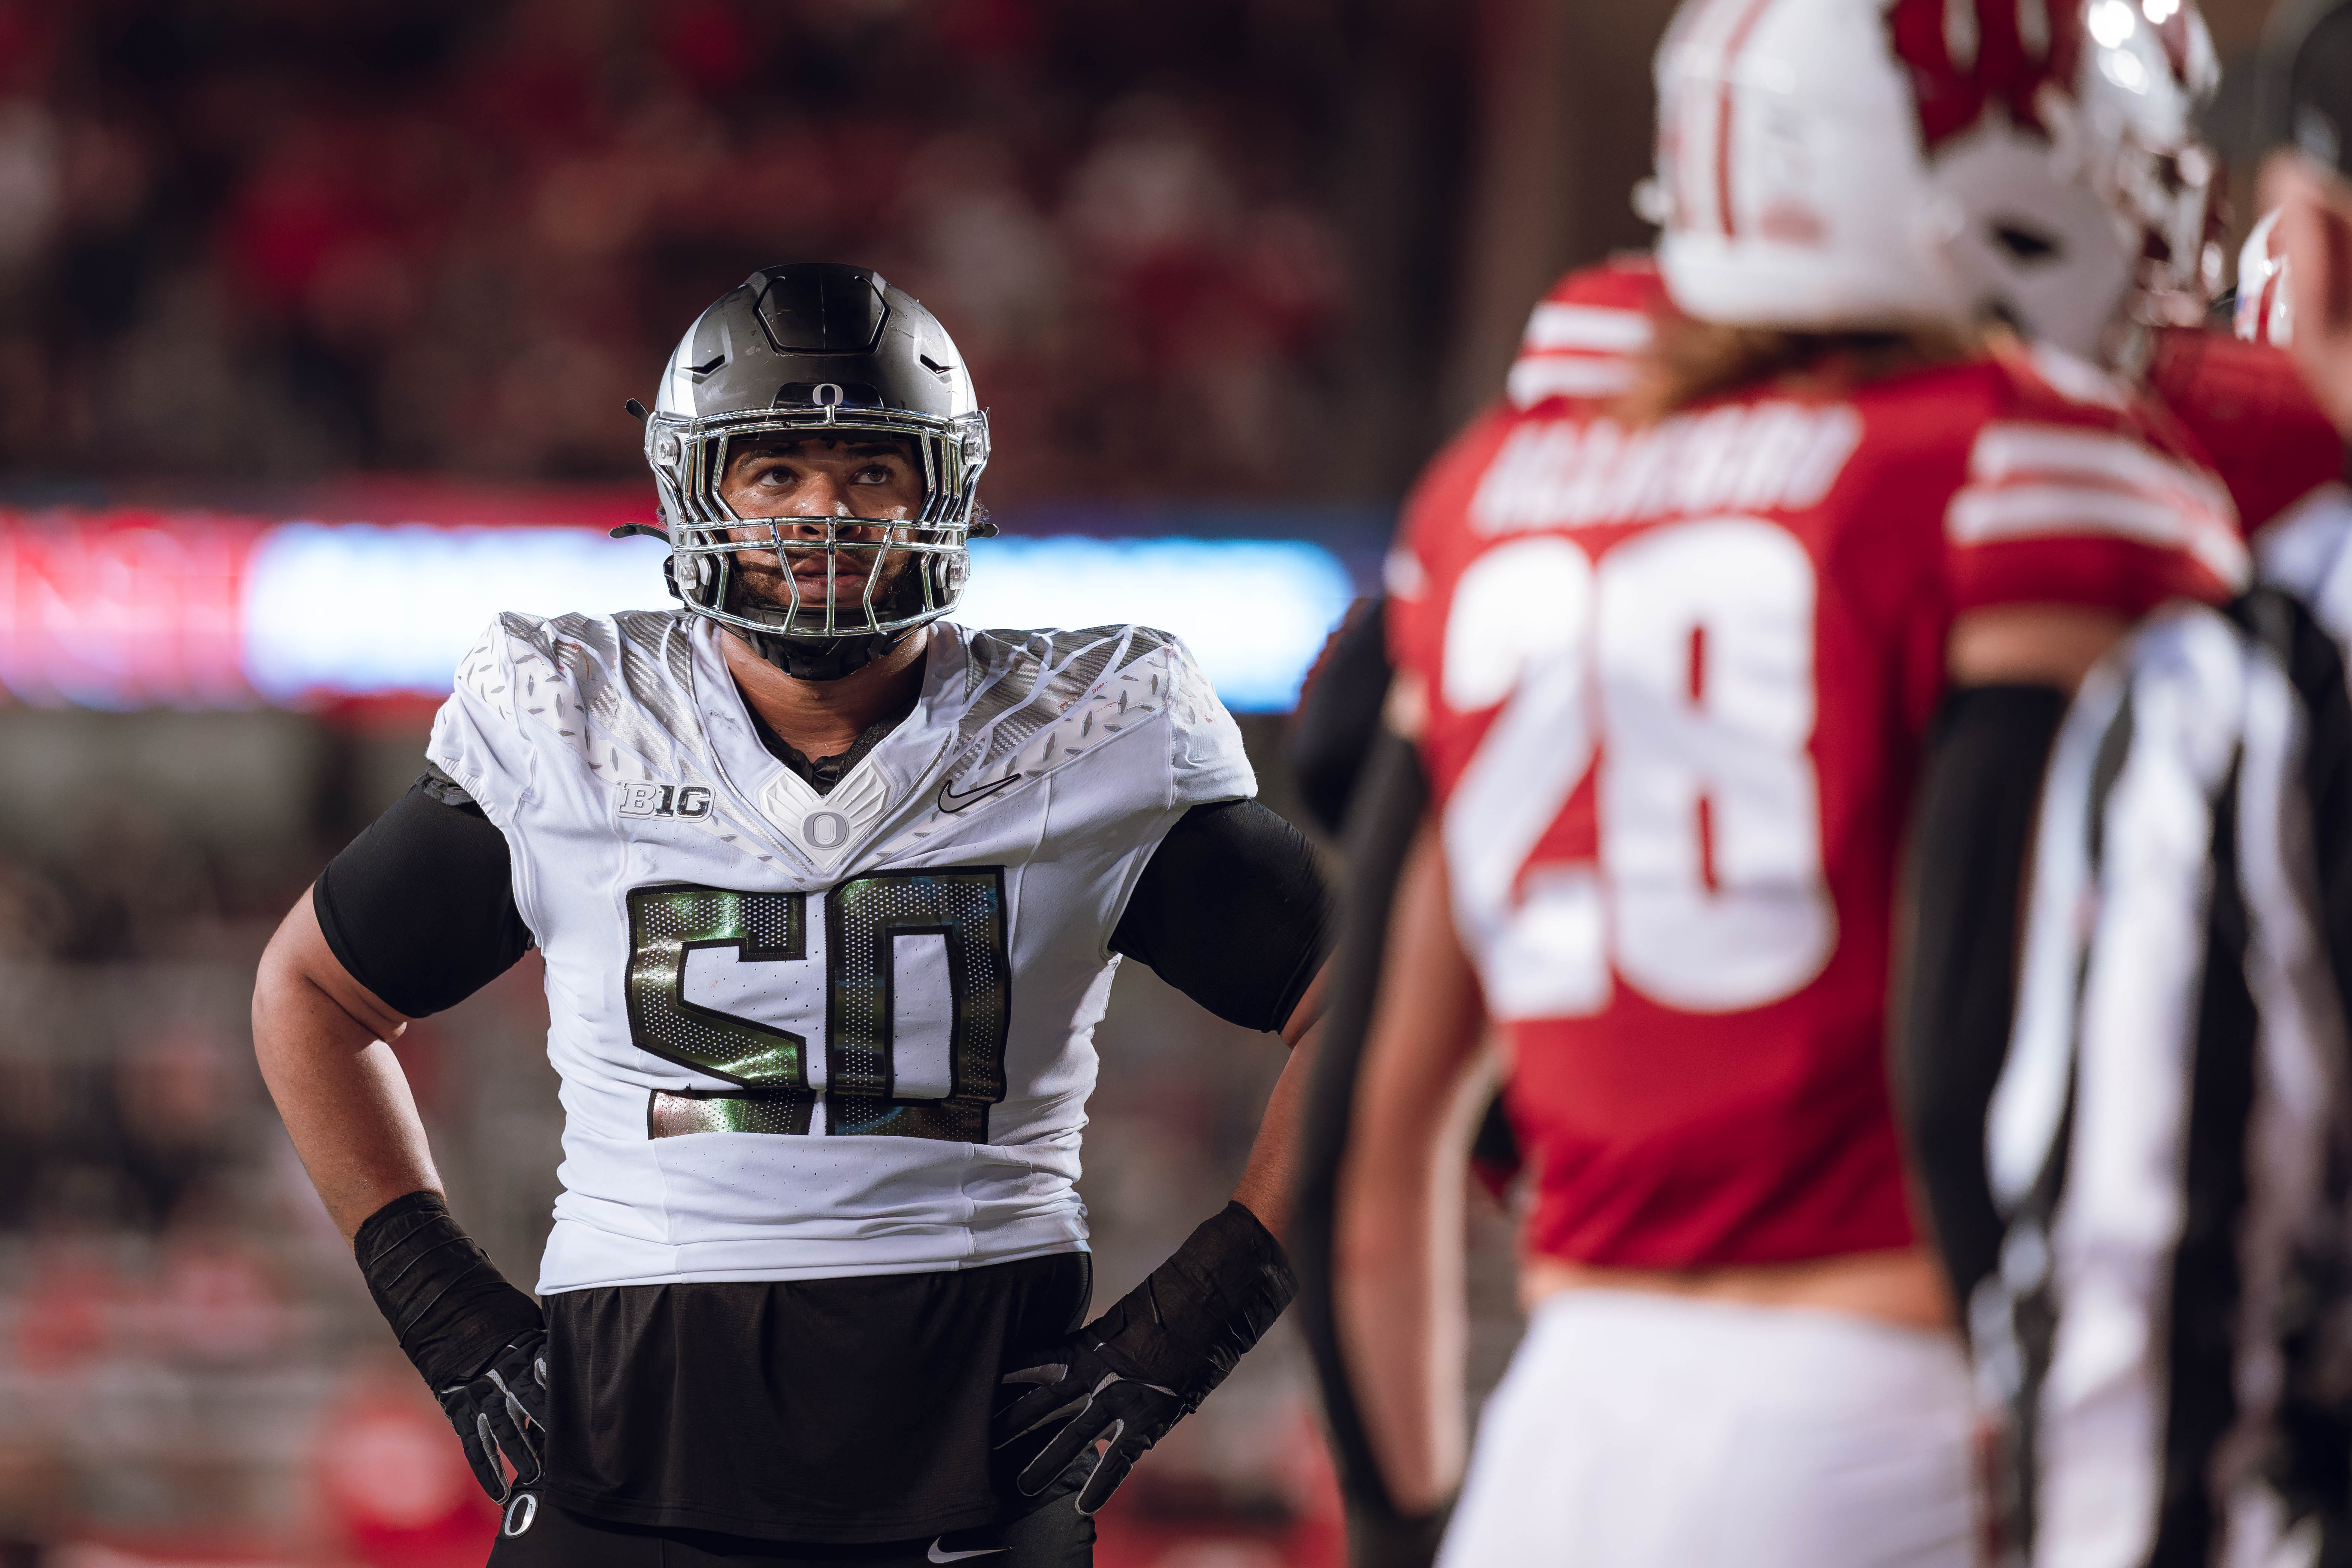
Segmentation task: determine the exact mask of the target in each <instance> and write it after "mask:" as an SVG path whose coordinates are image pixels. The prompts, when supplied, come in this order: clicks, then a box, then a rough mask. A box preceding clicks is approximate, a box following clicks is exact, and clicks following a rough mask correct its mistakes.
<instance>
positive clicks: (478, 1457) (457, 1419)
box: [434, 1292, 547, 1502]
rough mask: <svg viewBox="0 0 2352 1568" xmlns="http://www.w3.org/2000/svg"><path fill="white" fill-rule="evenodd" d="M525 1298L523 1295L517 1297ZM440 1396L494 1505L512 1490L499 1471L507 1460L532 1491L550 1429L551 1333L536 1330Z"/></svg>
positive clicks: (519, 1480) (443, 1409) (517, 1481)
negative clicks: (544, 1434)
mask: <svg viewBox="0 0 2352 1568" xmlns="http://www.w3.org/2000/svg"><path fill="white" fill-rule="evenodd" d="M517 1294H520V1292H517ZM434 1392H435V1393H436V1394H439V1395H440V1398H441V1412H442V1414H443V1415H446V1416H448V1417H449V1425H450V1426H455V1427H456V1428H457V1440H458V1441H459V1442H461V1443H463V1444H464V1445H465V1446H466V1463H467V1464H469V1465H471V1466H473V1467H474V1479H476V1480H478V1481H479V1482H481V1483H482V1489H483V1490H484V1491H486V1492H488V1493H489V1494H490V1499H491V1500H492V1501H494V1502H504V1501H506V1500H507V1494H508V1493H509V1491H510V1490H511V1488H509V1486H508V1485H507V1478H506V1472H505V1471H504V1470H502V1469H500V1468H499V1457H500V1456H501V1455H503V1456H504V1457H505V1458H506V1461H507V1463H509V1464H510V1465H512V1466H513V1467H514V1471H515V1479H514V1484H515V1486H518V1487H527V1486H530V1485H531V1484H532V1483H534V1482H536V1481H537V1480H538V1479H539V1476H540V1462H539V1441H538V1438H539V1434H540V1433H541V1431H542V1430H543V1429H544V1428H545V1427H546V1426H547V1331H546V1330H545V1329H533V1330H531V1331H530V1332H529V1333H527V1334H525V1335H523V1336H522V1337H521V1338H520V1339H519V1340H517V1341H515V1342H514V1343H512V1344H510V1345H509V1346H508V1347H507V1348H506V1349H504V1350H502V1351H500V1352H499V1353H498V1357H497V1359H496V1360H494V1361H492V1362H491V1363H490V1364H489V1365H488V1366H486V1367H484V1368H483V1369H482V1370H481V1371H480V1372H478V1373H476V1374H475V1375H474V1376H472V1377H471V1378H468V1379H467V1381H465V1382H464V1383H459V1384H451V1385H450V1386H449V1387H447V1388H439V1389H436V1390H434Z"/></svg>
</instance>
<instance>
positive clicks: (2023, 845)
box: [1892, 686, 2066, 1321]
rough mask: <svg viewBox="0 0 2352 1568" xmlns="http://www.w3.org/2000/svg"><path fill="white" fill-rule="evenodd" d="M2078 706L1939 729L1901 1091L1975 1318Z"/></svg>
mask: <svg viewBox="0 0 2352 1568" xmlns="http://www.w3.org/2000/svg"><path fill="white" fill-rule="evenodd" d="M2065 711H2066V699H2065V697H2064V696H2063V694H2062V693H2060V692H2058V691H2055V690H2053V689H2050V688H2048V687H2044V686H1979V687H1969V688H1965V689H1960V690H1958V691H1955V692H1953V693H1952V694H1951V695H1950V696H1948V697H1947V698H1946V699H1945V700H1944V705H1943V707H1942V708H1941V709H1940V710H1937V715H1936V721H1935V724H1934V726H1933V727H1932V728H1931V729H1930V731H1928V736H1927V761H1926V765H1925V768H1924V771H1923V772H1922V774H1921V777H1920V781H1919V791H1918V796H1917V813H1916V817H1915V818H1914V821H1913V824H1912V839H1911V850H1910V861H1909V865H1908V866H1907V867H1906V873H1905V886H1904V891H1903V910H1904V914H1905V917H1906V918H1905V922H1904V923H1905V929H1906V940H1905V942H1904V945H1903V949H1902V951H1901V952H1900V954H1899V955H1898V958H1897V961H1896V965H1895V984H1894V991H1893V996H1892V1002H1893V1020H1892V1023H1893V1028H1892V1043H1893V1053H1894V1063H1893V1067H1894V1077H1895V1096H1896V1100H1897V1103H1898V1105H1899V1107H1900V1109H1901V1112H1902V1117H1903V1122H1904V1127H1905V1131H1906V1133H1907V1135H1908V1138H1909V1142H1910V1147H1911V1156H1912V1162H1913V1164H1914V1167H1915V1168H1916V1172H1917V1173H1918V1177H1919V1182H1920V1185H1921V1187H1922V1188H1923V1189H1924V1190H1925V1194H1926V1197H1927V1209H1928V1214H1929V1215H1930V1217H1931V1219H1932V1221H1933V1224H1934V1226H1935V1231H1936V1242H1937V1247H1939V1248H1940V1249H1941V1251H1942V1253H1943V1258H1944V1266H1945V1268H1946V1269H1947V1270H1948V1272H1949V1273H1950V1276H1951V1280H1952V1288H1953V1290H1954V1291H1955V1293H1956V1300H1958V1302H1959V1304H1960V1306H1961V1309H1962V1314H1961V1315H1962V1318H1963V1320H1964V1321H1965V1319H1966V1316H1967V1306H1968V1301H1969V1293H1970V1292H1971V1291H1973V1290H1974V1289H1976V1285H1977V1282H1978V1281H1979V1280H1980V1279H1983V1278H1984V1277H1985V1276H1986V1275H1987V1274H1989V1273H1990V1272H1991V1271H1992V1268H1993V1265H1994V1263H1995V1261H1996V1259H1997V1257H1998V1254H1999V1250H2000V1215H1999V1214H1998V1213H1997V1212H1996V1211H1995V1210H1994V1208H1993V1203H1992V1191H1991V1188H1990V1185H1989V1184H1988V1181H1987V1177H1986V1174H1985V1154H1984V1139H1985V1114H1986V1111H1987V1110H1988V1109H1989V1108H1990V1105H1991V1103H1992V1092H1993V1086H1994V1084H1995V1083H1997V1082H1998V1081H1999V1079H2000V1069H2001V1064H2002V1062H2003V1060H2004V1059H2005V1058H2007V1056H2008V1054H2009V1030H2010V1020H2011V1014H2012V1012H2013V1011H2014V1008H2015V1005H2016V995H2017V942H2018V921H2019V914H2020V910H2019V891H2020V889H2021V885H2022V881H2023V878H2024V872H2025V859H2026V853H2027V849H2028V841H2029V839H2030V837H2031V836H2032V831H2033V823H2034V817H2035V810H2036V807H2037V805H2039V803H2040V800H2041V795H2042V771H2043V769H2044V768H2045V767H2046V766H2047V765H2048V763H2049V761H2050V748H2051V745H2052V742H2053V741H2054V740H2055V739H2056V737H2057V733H2058V724H2059V721H2060V720H2061V719H2063V717H2064V716H2065Z"/></svg>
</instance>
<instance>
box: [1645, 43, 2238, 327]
mask: <svg viewBox="0 0 2352 1568" xmlns="http://www.w3.org/2000/svg"><path fill="white" fill-rule="evenodd" d="M1657 74H1658V89H1659V121H1658V123H1659V132H1658V175H1657V178H1656V180H1655V181H1654V182H1652V183H1651V184H1649V185H1647V186H1645V188H1644V197H1643V200H1644V204H1645V206H1646V210H1647V212H1648V215H1649V216H1652V217H1653V218H1654V219H1655V220H1656V221H1659V222H1661V223H1663V224H1664V226H1665V234H1664V238H1663V239H1662V241H1661V243H1660V246H1659V263H1660V267H1661V268H1662V269H1663V271H1664V275H1665V279H1666V282H1667V286H1668V288H1669V289H1670V290H1671V291H1672V292H1673V294H1674V296H1675V301H1676V303H1677V304H1678V305H1680V306H1681V307H1682V308H1683V309H1684V310H1686V311H1688V312H1689V313H1690V314H1692V315H1694V316H1697V317H1700V318H1702V319H1705V320H1708V321H1718V322H1723V323H1726V324H1729V325H1736V326H1753V327H1770V328H1778V329H1782V330H1790V331H1855V330H1884V331H1906V330H1910V329H1914V328H1917V327H1921V326H1926V325H1936V324H1940V325H1954V324H1967V323H1971V322H1975V321H1983V320H1986V319H1988V318H1990V319H1997V320H2004V321H2008V322H2010V323H2011V325H2013V326H2015V327H2017V328H2018V329H2019V330H2020V331H2024V332H2026V333H2027V334H2029V335H2031V336H2033V337H2035V338H2038V339H2041V340H2043V341H2046V342H2052V343H2054V344H2056V345H2058V346H2059V347H2062V348H2064V349H2066V350H2069V351H2071V352H2073V353H2076V354H2079V355H2082V356H2083V357H2085V358H2095V359H2104V360H2106V361H2108V362H2109V363H2116V362H2117V361H2119V360H2121V359H2123V358H2125V357H2126V356H2127V354H2128V353H2129V352H2130V344H2131V342H2132V340H2133V338H2134V337H2135V335H2136V334H2135V332H2134V331H2133V329H2134V328H2135V326H2136V325H2137V324H2138V323H2142V322H2148V321H2174V320H2193V319H2195V318H2196V316H2197V314H2198V313H2199V312H2200V310H2201V309H2202V304H2203V300H2204V298H2205V297H2206V293H2207V291H2208V289H2210V277H2211V272H2212V268H2211V266H2210V261H2209V258H2208V256H2207V253H2206V239H2207V236H2206V224H2207V214H2208V206H2209V197H2210V187H2211V181H2212V177H2213V174H2214V173H2215V167H2216V165H2215V163H2214V160H2213V159H2212V158H2211V156H2210V154H2209V153H2207V152H2206V150H2205V149H2204V148H2203V147H2202V146H2201V145H2200V144H2199V143H2198V142H2196V141H2195V124H2194V121H2195V110H2196V108H2197V106H2198V104H2199V103H2200V102H2201V100H2202V98H2203V96H2204V95H2206V94H2207V93H2209V92H2210V90H2211V88H2212V85H2213V82H2214V80H2215V79H2216V76H2217V70H2216V68H2215V66H2214V64H2213V50H2212V46H2211V43H2210V39H2209V38H2208V37H2207V35H2206V33H2205V28H2204V25H2203V23H2202V21H2201V20H2200V18H2199V17H2198V16H2197V14H2196V12H2195V10H2194V8H2193V7H2192V6H2190V5H2189V4H2188V3H2187V0H2048V3H2047V4H2045V0H1893V3H1892V4H1887V3H1886V0H1688V3H1686V4H1685V6H1684V8H1683V11H1682V12H1681V13H1680V14H1679V15H1678V16H1677V17H1676V19H1675V24H1674V26H1673V27H1672V28H1670V29H1669V31H1668V33H1667V37H1666V40H1665V42H1664V45H1662V46H1661V47H1660V49H1659V53H1658V65H1657Z"/></svg>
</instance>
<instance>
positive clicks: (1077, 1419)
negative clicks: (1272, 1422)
mask: <svg viewBox="0 0 2352 1568" xmlns="http://www.w3.org/2000/svg"><path fill="white" fill-rule="evenodd" d="M1296 1290H1297V1280H1296V1279H1294V1278H1293V1277H1292V1275H1291V1272H1290V1263H1289V1260H1288V1259H1287V1258H1285V1257H1284V1256H1283V1251H1282V1244H1281V1243H1280V1242H1278V1241H1276V1240H1275V1239H1274V1237H1272V1236H1271V1235H1269V1234H1268V1233H1267V1231H1266V1228H1265V1226H1262V1225H1260V1224H1258V1222H1257V1216H1256V1215H1253V1214H1251V1213H1250V1212H1249V1210H1247V1209H1245V1208H1244V1207H1243V1206H1242V1205H1239V1204H1227V1205H1225V1206H1224V1210H1223V1213H1221V1214H1218V1215H1215V1216H1214V1217H1213V1218H1212V1219H1210V1220H1208V1221H1206V1222H1205V1223H1203V1224H1202V1226H1201V1227H1200V1228H1199V1229H1197V1230H1195V1231H1194V1232H1193V1233H1192V1235H1191V1236H1190V1237H1187V1238H1186V1239H1185V1242H1184V1245H1183V1246H1181V1247H1178V1248H1177V1249H1176V1255H1175V1256H1174V1257H1172V1258H1170V1259H1169V1260H1168V1261H1167V1262H1165V1263H1163V1264H1161V1265H1160V1267H1159V1268H1155V1269H1153V1270H1152V1271H1151V1275H1150V1278H1149V1279H1145V1280H1144V1282H1143V1283H1142V1284H1140V1285H1138V1286H1137V1287H1136V1288H1135V1289H1132V1290H1130V1291H1129V1292H1128V1293H1127V1294H1126V1295H1125V1296H1123V1297H1121V1298H1120V1299H1119V1300H1118V1303H1117V1304H1116V1305H1114V1306H1113V1307H1112V1308H1111V1309H1110V1310H1109V1311H1108V1312H1105V1313H1104V1314H1103V1315H1102V1316H1101V1317H1099V1318H1097V1319H1096V1320H1095V1321H1093V1322H1091V1323H1088V1324H1087V1326H1086V1327H1085V1328H1083V1329H1080V1330H1079V1331H1077V1332H1076V1333H1075V1334H1073V1335H1071V1336H1070V1337H1069V1338H1068V1339H1067V1340H1066V1341H1064V1342H1062V1343H1061V1344H1060V1345H1058V1346H1055V1347H1053V1348H1052V1349H1050V1350H1048V1351H1046V1352H1043V1354H1041V1355H1040V1357H1039V1359H1038V1360H1037V1361H1036V1362H1035V1363H1034V1364H1032V1365H1028V1366H1024V1367H1023V1368H1021V1369H1020V1370H1018V1371H1015V1372H1010V1373H1006V1374H1005V1375H1004V1377H1003V1384H1004V1386H1006V1387H1008V1388H1014V1389H1018V1388H1022V1387H1026V1388H1027V1389H1028V1392H1027V1393H1025V1394H1021V1395H1020V1396H1019V1397H1018V1398H1016V1399H1015V1400H1013V1403H1012V1404H1010V1405H1006V1406H1005V1407H1004V1408H1003V1409H1002V1410H1000V1411H999V1412H998V1414H997V1417H996V1446H997V1447H999V1448H1003V1447H1005V1446H1007V1445H1008V1444H1011V1443H1013V1442H1016V1441H1018V1440H1019V1439H1021V1438H1022V1437H1024V1436H1028V1435H1029V1434H1031V1433H1033V1432H1035V1431H1038V1430H1040V1429H1041V1428H1045V1427H1048V1426H1053V1425H1054V1424H1055V1423H1057V1422H1058V1423H1060V1427H1059V1429H1058V1430H1056V1431H1055V1432H1054V1433H1053V1434H1052V1436H1050V1437H1049V1438H1048V1439H1047V1441H1046V1443H1045V1447H1044V1448H1043V1449H1041V1450H1040V1451H1039V1452H1038V1454H1037V1456H1036V1457H1035V1458H1033V1459H1031V1460H1030V1461H1029V1463H1028V1464H1027V1465H1026V1466H1025V1467H1024V1468H1023V1469H1022V1471H1021V1475H1020V1479H1019V1480H1018V1482H1017V1484H1018V1485H1019V1487H1020V1489H1021V1492H1022V1495H1023V1496H1024V1497H1034V1496H1036V1495H1037V1494H1038V1493H1039V1492H1041V1491H1044V1490H1045V1489H1046V1488H1047V1487H1049V1486H1051V1485H1053V1484H1054V1480H1055V1478H1056V1477H1058V1476H1059V1475H1061V1473H1062V1472H1063V1471H1064V1470H1066V1469H1067V1468H1069V1466H1070V1462H1071V1461H1072V1460H1074V1459H1076V1458H1077V1457H1078V1455H1079V1454H1080V1453H1081V1452H1082V1451H1084V1450H1085V1449H1086V1448H1087V1447H1088V1446H1089V1445H1090V1444H1093V1443H1095V1442H1097V1441H1102V1442H1106V1443H1108V1445H1109V1447H1108V1451H1107V1452H1105V1453H1104V1455H1103V1457H1102V1461H1101V1463H1100V1464H1098V1465H1097V1466H1096V1467H1095V1472H1094V1474H1093V1475H1092V1476H1091V1477H1089V1478H1088V1479H1087V1484H1086V1485H1085V1487H1083V1488H1082V1489H1080V1490H1079V1492H1078V1495H1077V1510H1078V1511H1079V1512H1080V1513H1089V1514H1090V1513H1092V1512H1094V1511H1095V1510H1097V1509H1098V1508H1100V1507H1102V1505H1103V1504H1104V1503H1105V1502H1107V1501H1108V1500H1109V1499H1110V1494H1111V1493H1112V1492H1113V1491H1114V1490H1116V1489H1118V1483H1119V1482H1121V1481H1123V1480H1125V1479H1127V1473H1128V1472H1129V1470H1131V1469H1133V1468H1135V1461H1136V1460H1138V1459H1139V1458H1142V1457H1143V1455H1144V1452H1145V1451H1146V1450H1147V1449H1149V1448H1150V1447H1151V1446H1152V1445H1153V1444H1154V1443H1157V1442H1158V1441H1160V1438H1161V1437H1163V1436H1167V1433H1168V1429H1169V1428H1170V1427H1171V1426H1175V1425H1176V1423H1177V1422H1179V1421H1181V1420H1182V1419H1183V1418H1184V1417H1185V1416H1187V1415H1191V1414H1192V1412H1193V1411H1195V1410H1197V1409H1199V1408H1200V1406H1201V1401H1202V1400H1203V1399H1205V1398H1207V1397H1208V1396H1209V1393H1210V1391H1211V1390H1213V1389H1214V1388H1215V1387H1216V1386H1217V1384H1221V1383H1223V1382H1224V1380H1225V1374H1226V1373H1230V1372H1231V1371H1233V1370H1234V1363H1235V1362H1238V1361H1240V1360H1241V1359H1242V1356H1243V1354H1244V1352H1246V1351H1248V1349H1249V1348H1250V1347H1251V1346H1252V1345H1254V1344H1255V1343H1257V1342H1258V1340H1259V1338H1260V1337H1261V1336H1263V1335H1264V1334H1265V1331H1266V1330H1267V1329H1268V1328H1269V1327H1271V1326H1272V1325H1273V1323H1274V1321H1275V1319H1276V1318H1278V1317H1280V1316H1281V1315H1282V1310H1283V1308H1285V1307H1286V1306H1288V1305H1289V1304H1290V1298H1291V1296H1292V1294H1293V1293H1294V1292H1295V1291H1296Z"/></svg>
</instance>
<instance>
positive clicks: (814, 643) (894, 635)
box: [728, 626, 913, 680]
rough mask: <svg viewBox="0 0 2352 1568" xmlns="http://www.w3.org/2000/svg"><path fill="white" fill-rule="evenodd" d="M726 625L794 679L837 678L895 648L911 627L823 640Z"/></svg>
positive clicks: (904, 639)
mask: <svg viewBox="0 0 2352 1568" xmlns="http://www.w3.org/2000/svg"><path fill="white" fill-rule="evenodd" d="M728 629H729V630H730V631H732V632H734V634H735V635H736V636H737V637H741V638H742V639H743V640H744V642H745V643H747V644H749V645H750V646H751V651H752V652H753V653H756V654H758V655H759V656H760V657H761V658H763V659H765V660H767V661H768V662H769V663H770V664H772V665H774V666H775V667H776V668H778V669H781V670H782V671H783V672H784V673H785V674H786V675H789V676H791V677H792V678H793V679H794V680H839V679H841V678H842V677H843V676H845V675H852V674H855V673H856V672H857V671H858V670H861V669H863V668H866V666H867V665H869V664H871V663H873V662H874V661H875V660H876V659H877V658H881V657H882V656H883V655H885V654H887V653H889V652H891V651H893V650H894V649H896V648H897V647H898V645H899V644H900V643H903V642H905V641H906V640H907V633H908V631H911V630H912V629H913V628H912V627H908V628H905V629H904V630H900V631H896V632H890V633H887V634H876V633H872V632H865V633H860V634H858V635H856V636H854V637H827V638H824V639H822V640H820V639H818V638H815V637H778V636H776V635H774V634H773V633H771V632H749V631H745V630H743V629H742V628H741V627H740V626H731V627H730V628H728Z"/></svg>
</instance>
